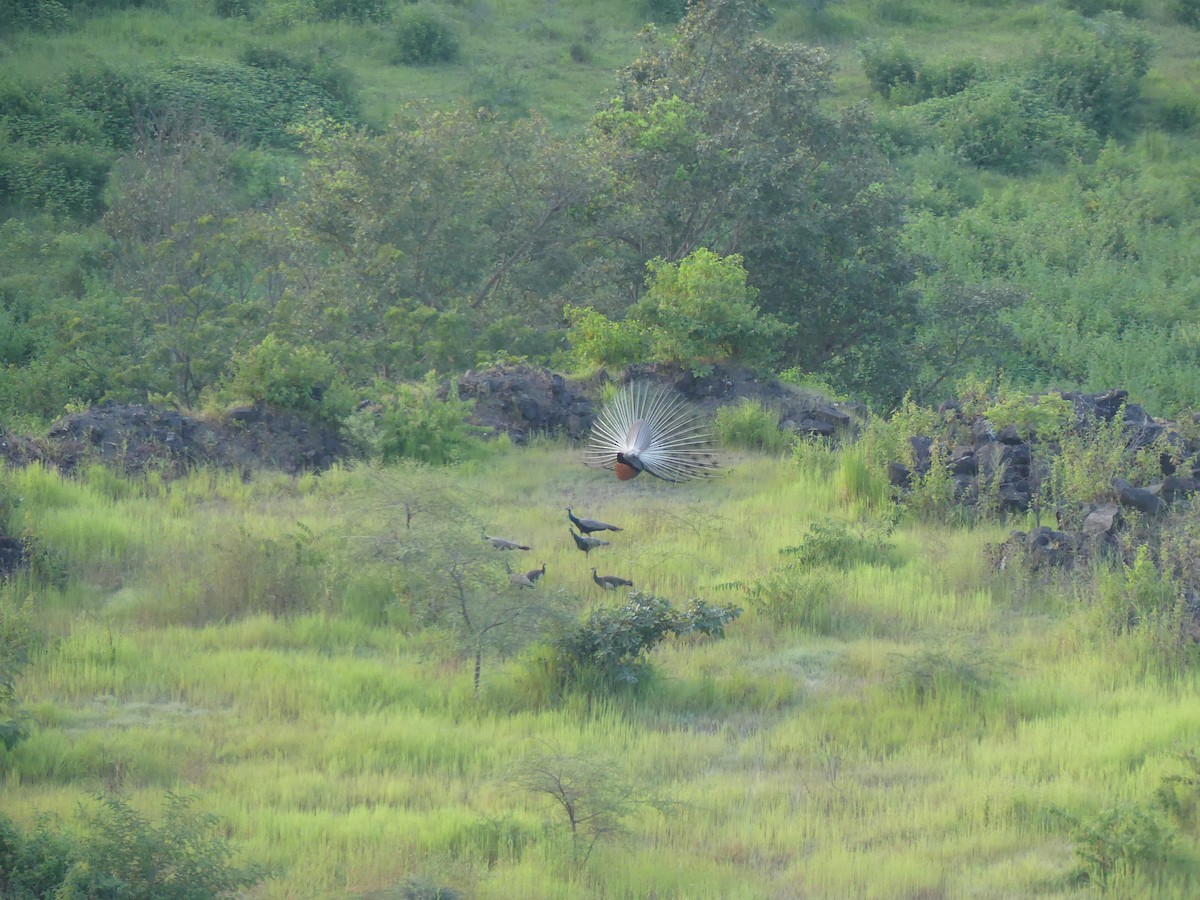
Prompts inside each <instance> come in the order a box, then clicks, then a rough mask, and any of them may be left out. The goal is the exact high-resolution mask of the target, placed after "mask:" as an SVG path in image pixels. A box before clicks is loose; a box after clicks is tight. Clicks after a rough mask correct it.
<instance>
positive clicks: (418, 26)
mask: <svg viewBox="0 0 1200 900" xmlns="http://www.w3.org/2000/svg"><path fill="white" fill-rule="evenodd" d="M457 56H458V37H457V36H456V35H455V33H454V28H453V26H452V25H451V24H450V22H449V21H448V20H447V19H446V18H445V17H444V16H442V15H441V14H440V13H438V12H436V11H435V10H432V9H429V8H427V7H424V6H407V7H405V8H404V9H402V10H401V11H400V13H399V14H398V15H397V16H396V25H395V38H394V42H393V45H392V56H391V61H392V62H393V63H396V64H400V65H408V66H426V65H432V64H433V63H440V62H450V61H451V60H453V59H455V58H457Z"/></svg>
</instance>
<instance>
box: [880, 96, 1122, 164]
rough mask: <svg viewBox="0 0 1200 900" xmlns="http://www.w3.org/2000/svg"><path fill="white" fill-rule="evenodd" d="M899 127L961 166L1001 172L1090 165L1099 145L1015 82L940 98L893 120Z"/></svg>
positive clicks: (1080, 127) (1072, 120)
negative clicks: (910, 127)
mask: <svg viewBox="0 0 1200 900" xmlns="http://www.w3.org/2000/svg"><path fill="white" fill-rule="evenodd" d="M893 118H894V119H895V120H896V121H897V122H898V123H899V124H900V126H901V127H903V126H904V125H905V124H906V123H912V124H914V125H916V126H917V127H916V130H915V132H912V133H913V134H914V135H915V136H917V138H918V139H919V140H927V139H928V138H929V137H930V136H932V137H934V138H935V139H936V140H937V141H939V142H940V143H942V144H943V145H945V146H946V147H949V148H950V149H951V150H953V151H954V152H955V153H956V154H957V155H958V156H959V157H961V158H962V159H963V160H964V161H966V162H969V163H972V164H973V165H977V166H980V167H982V168H988V169H996V170H999V171H1001V172H1009V173H1014V174H1015V173H1022V172H1027V171H1031V170H1034V169H1036V168H1038V167H1040V166H1043V165H1046V164H1062V163H1065V162H1067V161H1069V160H1072V159H1076V158H1080V159H1091V158H1094V157H1095V155H1096V153H1097V152H1098V151H1099V140H1098V138H1097V137H1096V136H1095V134H1093V133H1092V132H1090V131H1089V130H1088V129H1087V128H1086V127H1084V126H1083V125H1082V124H1081V123H1080V122H1079V121H1078V120H1077V119H1075V118H1074V117H1073V116H1071V115H1068V114H1066V113H1063V112H1058V111H1056V110H1054V109H1053V108H1051V107H1050V106H1049V105H1048V104H1047V102H1046V100H1045V98H1043V97H1042V96H1040V95H1039V94H1038V93H1036V92H1035V91H1032V90H1029V89H1026V88H1025V87H1023V86H1022V85H1020V84H1018V83H1017V82H1013V81H1007V80H996V81H984V82H981V83H979V84H974V85H971V86H970V87H967V88H966V89H964V90H963V91H961V92H959V93H957V94H955V95H953V96H951V97H943V98H935V99H932V100H927V101H925V102H924V103H920V104H918V105H916V106H912V107H909V108H907V109H906V110H903V111H900V112H898V113H896V114H894V115H893Z"/></svg>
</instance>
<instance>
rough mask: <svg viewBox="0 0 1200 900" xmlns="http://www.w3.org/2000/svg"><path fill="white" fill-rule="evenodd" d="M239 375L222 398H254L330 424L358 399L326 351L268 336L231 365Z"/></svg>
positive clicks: (222, 392) (222, 391)
mask: <svg viewBox="0 0 1200 900" xmlns="http://www.w3.org/2000/svg"><path fill="white" fill-rule="evenodd" d="M231 368H232V370H233V375H232V377H230V378H229V379H228V381H227V382H226V383H225V384H224V385H223V386H222V387H221V388H220V389H219V391H218V392H217V397H218V398H219V399H222V400H226V401H229V400H243V401H244V400H249V401H252V402H254V403H263V404H267V405H270V406H273V407H275V408H277V409H284V410H288V411H290V412H296V413H300V414H302V415H307V416H311V417H312V418H315V419H320V420H324V421H327V422H336V421H340V420H341V419H342V418H344V417H345V416H347V415H349V414H350V409H351V407H352V405H353V400H352V397H351V394H350V391H349V388H348V387H347V386H346V384H345V383H344V381H343V380H342V377H341V374H340V373H339V371H338V368H337V366H335V365H334V363H333V361H332V360H331V359H330V358H329V356H328V355H327V354H326V353H323V352H322V351H320V350H316V349H314V348H312V347H296V346H293V345H292V344H289V343H288V342H287V341H283V340H280V339H279V338H277V337H275V336H274V335H267V336H266V337H265V338H263V340H262V341H261V342H260V343H259V344H258V345H257V346H255V347H252V348H251V349H250V350H248V351H246V352H245V353H243V354H241V355H240V356H238V357H236V358H235V359H234V360H233V362H232V363H231Z"/></svg>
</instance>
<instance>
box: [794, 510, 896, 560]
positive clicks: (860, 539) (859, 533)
mask: <svg viewBox="0 0 1200 900" xmlns="http://www.w3.org/2000/svg"><path fill="white" fill-rule="evenodd" d="M779 552H780V553H782V554H783V555H784V556H788V557H791V558H792V560H793V564H794V565H796V566H797V567H799V568H801V569H812V568H815V567H817V566H833V567H834V568H838V569H847V568H850V567H851V566H886V565H891V564H893V563H894V561H895V560H894V555H893V550H892V547H891V545H890V544H889V543H888V540H887V536H886V535H885V534H880V533H878V532H876V531H872V530H869V529H866V528H862V529H854V528H852V527H851V526H849V525H847V524H845V523H844V522H814V523H813V524H812V525H810V526H809V529H808V533H807V534H806V535H805V536H804V539H803V540H802V541H801V542H800V543H799V544H796V545H794V546H790V547H784V548H783V549H782V550H780V551H779Z"/></svg>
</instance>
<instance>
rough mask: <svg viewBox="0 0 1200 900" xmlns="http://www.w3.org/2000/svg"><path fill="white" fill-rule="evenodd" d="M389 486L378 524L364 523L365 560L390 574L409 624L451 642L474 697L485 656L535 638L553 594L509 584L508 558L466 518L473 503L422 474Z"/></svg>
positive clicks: (402, 476) (413, 471)
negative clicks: (464, 657) (469, 669)
mask: <svg viewBox="0 0 1200 900" xmlns="http://www.w3.org/2000/svg"><path fill="white" fill-rule="evenodd" d="M427 476H429V477H430V481H429V482H428V483H425V478H426V477H427ZM392 484H393V488H392V489H390V490H389V491H388V493H387V495H386V496H387V497H388V500H387V502H386V503H385V504H384V506H383V508H382V510H380V509H379V508H378V507H377V511H382V512H383V513H384V518H383V520H382V521H379V520H375V521H369V520H368V523H367V526H366V527H367V529H368V531H367V533H366V534H365V535H364V537H365V542H364V544H363V546H364V547H365V549H366V551H367V552H366V560H365V561H369V562H370V563H372V564H374V565H381V566H384V567H386V568H387V569H388V570H389V571H391V572H392V573H393V583H394V585H395V591H396V593H397V595H398V599H399V600H400V601H401V602H405V603H407V604H408V605H409V609H410V612H411V618H412V620H414V621H416V622H418V623H420V624H424V625H428V626H433V627H441V628H445V629H447V631H448V632H449V633H450V634H452V635H453V636H454V638H455V642H456V644H457V646H458V647H459V649H461V650H462V651H463V652H464V653H466V654H468V655H469V657H470V658H471V660H472V662H473V666H474V671H473V675H472V687H473V689H474V691H475V693H476V694H478V693H479V687H480V684H481V680H482V671H483V658H484V656H485V655H486V654H487V653H488V652H505V651H508V650H510V649H513V648H514V647H516V646H518V645H519V644H520V643H522V642H524V641H528V640H530V639H532V638H535V637H536V636H537V634H538V632H539V630H540V626H541V624H542V623H544V622H545V621H546V620H547V619H548V618H549V617H551V616H552V615H553V614H554V607H553V604H552V602H550V601H549V600H548V599H547V597H548V596H552V595H548V594H547V593H546V592H543V591H538V590H532V591H530V590H519V589H516V588H515V587H514V586H513V585H512V584H511V582H510V581H509V578H508V574H507V573H506V571H505V563H506V556H508V554H507V553H506V552H504V551H499V550H496V549H494V548H493V547H492V546H491V544H490V543H488V542H487V541H486V540H483V530H484V529H483V525H482V522H481V520H479V519H478V518H476V516H475V515H474V513H473V509H474V508H475V507H476V506H477V504H476V503H472V502H468V500H467V498H466V497H465V496H463V495H462V494H461V493H460V492H459V491H457V490H456V489H455V488H453V487H452V486H451V485H449V484H448V483H444V482H442V480H441V479H439V478H437V477H436V476H435V475H433V473H432V471H431V470H429V469H428V468H427V467H424V466H414V467H412V468H410V469H408V470H407V471H404V472H401V473H398V474H397V475H396V476H394V477H393V478H392ZM400 516H403V518H402V519H400V518H399V517H400ZM397 526H399V527H397Z"/></svg>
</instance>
